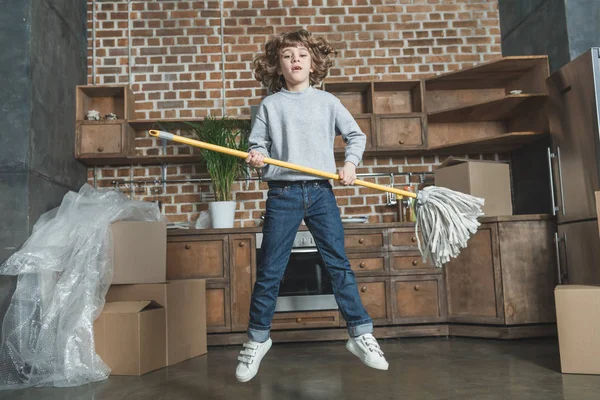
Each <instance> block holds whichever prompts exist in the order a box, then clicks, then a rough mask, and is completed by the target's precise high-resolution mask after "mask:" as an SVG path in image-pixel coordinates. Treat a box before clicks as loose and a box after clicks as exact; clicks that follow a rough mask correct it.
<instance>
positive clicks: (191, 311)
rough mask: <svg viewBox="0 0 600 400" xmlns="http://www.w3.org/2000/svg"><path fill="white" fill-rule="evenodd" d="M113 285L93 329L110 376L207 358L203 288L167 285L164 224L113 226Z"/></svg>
mask: <svg viewBox="0 0 600 400" xmlns="http://www.w3.org/2000/svg"><path fill="white" fill-rule="evenodd" d="M112 235H113V253H114V254H113V260H114V275H113V281H112V285H111V287H110V289H109V290H108V293H107V295H106V304H105V306H104V309H103V310H102V313H101V314H100V316H99V317H98V319H96V321H95V323H94V339H95V342H96V352H97V353H98V355H100V357H101V358H102V359H103V360H104V362H105V363H106V364H107V365H108V366H109V367H110V368H111V370H112V374H113V375H142V374H145V373H146V372H150V371H153V370H156V369H159V368H163V367H165V366H169V365H173V364H177V363H179V362H181V361H184V360H187V359H189V358H192V357H196V356H199V355H202V354H206V282H205V280H203V279H194V280H181V281H169V282H167V281H166V271H167V254H166V253H167V229H166V223H165V222H164V221H163V222H134V221H121V222H116V223H114V224H113V225H112Z"/></svg>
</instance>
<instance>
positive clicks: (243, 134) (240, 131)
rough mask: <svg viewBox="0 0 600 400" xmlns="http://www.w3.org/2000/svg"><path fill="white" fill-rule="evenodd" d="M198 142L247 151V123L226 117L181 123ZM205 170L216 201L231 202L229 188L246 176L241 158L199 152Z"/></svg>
mask: <svg viewBox="0 0 600 400" xmlns="http://www.w3.org/2000/svg"><path fill="white" fill-rule="evenodd" d="M184 124H185V125H186V126H187V127H188V128H189V131H191V132H193V133H194V134H195V135H196V136H197V137H198V139H199V140H200V141H202V142H205V143H210V144H215V145H218V146H222V147H227V148H230V149H233V150H239V151H244V152H246V151H248V137H249V136H250V122H249V121H242V120H236V119H232V118H229V117H222V118H216V117H212V116H209V117H206V118H205V119H204V121H202V122H199V123H196V122H184ZM201 153H202V156H203V157H204V159H205V161H206V167H207V169H208V173H209V175H210V177H211V180H212V183H213V188H214V192H215V199H216V200H217V201H229V200H231V187H232V185H233V183H234V182H235V180H236V179H238V178H239V177H242V176H246V175H247V173H248V172H247V168H245V163H244V160H243V159H242V158H239V157H235V156H230V155H228V154H223V153H219V152H216V151H211V150H206V149H201Z"/></svg>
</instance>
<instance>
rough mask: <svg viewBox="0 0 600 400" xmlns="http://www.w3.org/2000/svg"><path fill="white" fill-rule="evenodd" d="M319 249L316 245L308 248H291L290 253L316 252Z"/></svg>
mask: <svg viewBox="0 0 600 400" xmlns="http://www.w3.org/2000/svg"><path fill="white" fill-rule="evenodd" d="M318 252H319V251H318V250H317V249H316V247H311V248H309V249H292V253H318Z"/></svg>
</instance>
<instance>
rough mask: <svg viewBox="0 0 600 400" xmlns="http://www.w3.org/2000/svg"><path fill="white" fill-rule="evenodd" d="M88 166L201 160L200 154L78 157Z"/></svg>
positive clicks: (196, 161) (175, 162)
mask: <svg viewBox="0 0 600 400" xmlns="http://www.w3.org/2000/svg"><path fill="white" fill-rule="evenodd" d="M79 161H80V162H82V163H83V164H85V165H88V166H94V165H96V166H98V165H162V164H197V163H200V162H202V161H203V158H202V156H201V155H200V154H179V155H158V156H130V157H120V158H98V157H93V158H85V157H82V158H79Z"/></svg>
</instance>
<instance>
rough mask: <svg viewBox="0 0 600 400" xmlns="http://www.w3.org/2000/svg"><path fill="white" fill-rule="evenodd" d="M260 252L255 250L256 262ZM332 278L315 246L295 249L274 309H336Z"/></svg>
mask: <svg viewBox="0 0 600 400" xmlns="http://www.w3.org/2000/svg"><path fill="white" fill-rule="evenodd" d="M261 253H262V252H261V251H260V250H259V251H258V254H257V256H258V258H259V259H258V262H259V263H260V258H261V256H262V254H261ZM337 309H338V305H337V302H336V301H335V297H334V295H333V287H332V285H331V278H330V276H329V272H328V271H327V267H326V266H325V263H323V259H322V258H321V255H320V254H319V252H318V250H317V249H316V247H309V248H294V249H292V253H291V254H290V259H289V261H288V264H287V267H286V270H285V273H284V275H283V279H282V280H281V283H280V285H279V296H278V298H277V305H276V307H275V311H276V312H286V311H314V310H337Z"/></svg>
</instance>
